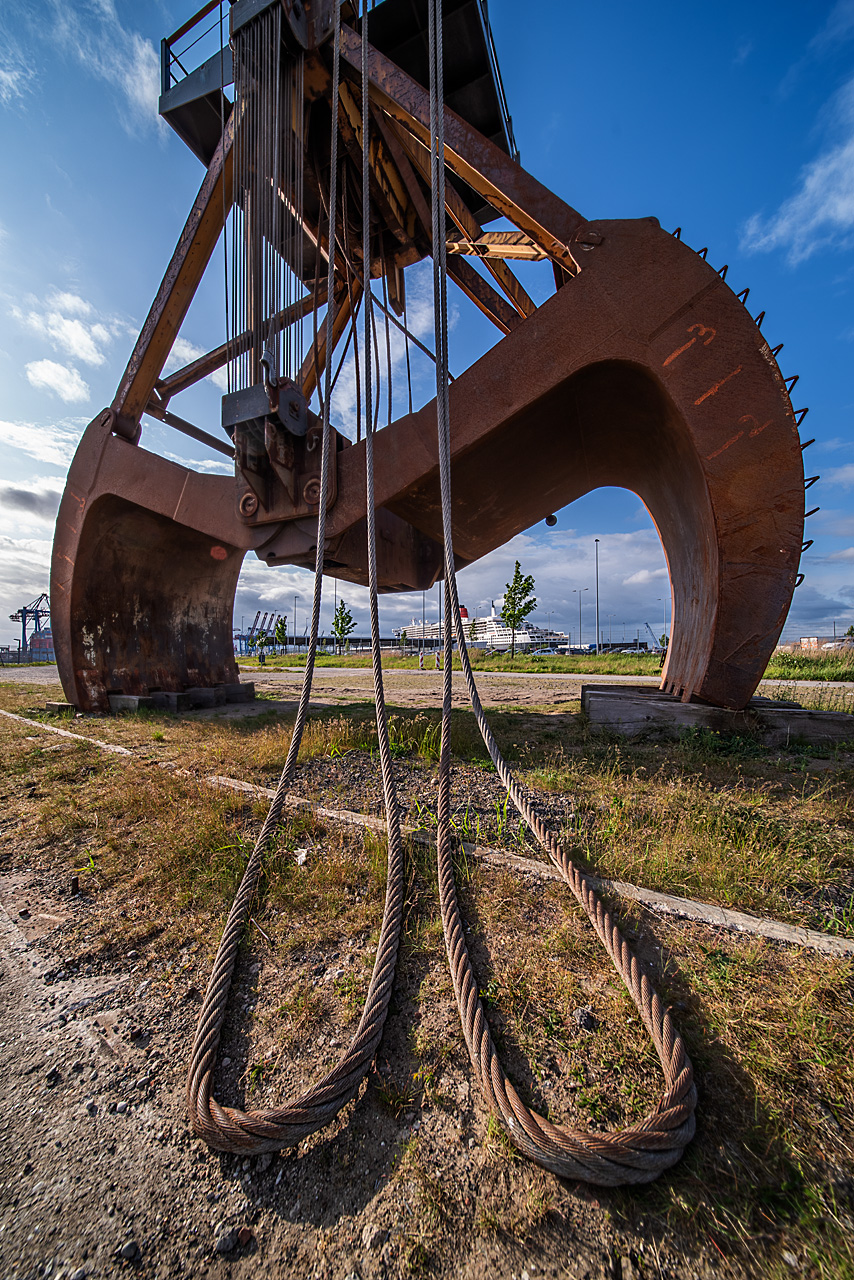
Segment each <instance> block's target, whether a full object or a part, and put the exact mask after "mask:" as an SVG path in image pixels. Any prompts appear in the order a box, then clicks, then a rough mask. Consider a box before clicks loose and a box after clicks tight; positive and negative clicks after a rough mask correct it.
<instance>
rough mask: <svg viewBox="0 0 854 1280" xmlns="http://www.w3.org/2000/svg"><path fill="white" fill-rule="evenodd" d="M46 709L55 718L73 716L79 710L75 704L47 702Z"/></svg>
mask: <svg viewBox="0 0 854 1280" xmlns="http://www.w3.org/2000/svg"><path fill="white" fill-rule="evenodd" d="M44 709H45V711H49V712H50V713H51V715H55V716H73V715H74V713H75V711H76V710H77V708H76V707H75V706H74V703H73V702H46V703H45V704H44Z"/></svg>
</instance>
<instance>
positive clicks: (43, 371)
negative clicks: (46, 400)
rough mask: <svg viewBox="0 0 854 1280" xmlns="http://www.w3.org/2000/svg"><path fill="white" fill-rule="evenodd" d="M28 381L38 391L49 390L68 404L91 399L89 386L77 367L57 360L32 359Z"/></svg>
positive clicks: (29, 365) (28, 370) (28, 367)
mask: <svg viewBox="0 0 854 1280" xmlns="http://www.w3.org/2000/svg"><path fill="white" fill-rule="evenodd" d="M26 370H27V381H28V382H29V384H30V386H31V387H35V389H36V390H37V391H49V392H50V393H51V395H55V396H59V398H60V400H64V401H65V402H66V404H75V403H78V402H80V401H84V400H88V399H89V386H88V384H87V383H85V382H84V381H83V379H82V378H81V377H80V374H79V373H78V372H77V370H76V369H71V368H69V367H68V366H67V365H64V364H57V363H56V361H55V360H31V361H30V363H29V364H28V365H27V366H26Z"/></svg>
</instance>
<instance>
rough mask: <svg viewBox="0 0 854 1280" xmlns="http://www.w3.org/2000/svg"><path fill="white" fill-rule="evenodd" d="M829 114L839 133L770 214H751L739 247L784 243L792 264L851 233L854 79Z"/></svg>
mask: <svg viewBox="0 0 854 1280" xmlns="http://www.w3.org/2000/svg"><path fill="white" fill-rule="evenodd" d="M830 116H831V118H832V119H833V121H834V122H835V127H836V130H837V132H838V134H839V135H840V136H839V138H838V140H837V141H836V143H835V144H834V145H833V146H830V147H829V148H827V149H826V150H825V151H823V152H822V153H821V154H820V155H819V156H817V157H816V158H815V159H814V160H812V161H810V163H809V164H808V165H806V166H805V167H804V168H803V169H802V170H801V173H800V178H799V184H798V189H797V190H796V191H795V192H794V194H793V195H791V196H789V197H788V199H786V200H784V201H783V203H782V204H781V206H780V208H779V209H778V210H777V212H776V213H775V214H772V215H771V216H770V217H768V218H764V217H763V216H762V215H761V214H758V213H756V214H754V215H753V217H751V218H749V219H748V221H747V223H746V225H745V227H744V232H743V235H742V248H744V249H745V250H747V251H748V252H751V251H752V252H757V253H767V252H770V251H771V250H773V249H783V250H785V252H786V256H787V258H788V260H789V262H790V263H791V264H792V265H797V263H799V262H804V261H805V260H806V259H807V258H809V257H811V256H812V254H814V253H816V252H818V250H820V249H826V248H846V247H847V246H849V245H850V244H851V243H852V238H853V237H854V79H852V80H849V82H848V83H847V84H846V85H845V86H844V87H843V88H842V89H841V90H840V92H839V93H838V94H837V95H836V97H835V99H834V100H833V102H832V103H831V108H830Z"/></svg>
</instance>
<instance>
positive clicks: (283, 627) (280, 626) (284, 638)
mask: <svg viewBox="0 0 854 1280" xmlns="http://www.w3.org/2000/svg"><path fill="white" fill-rule="evenodd" d="M273 635H274V636H275V640H276V644H277V645H278V646H279V648H280V649H286V648H287V647H288V620H287V618H286V617H285V615H284V614H283V615H282V617H281V618H279V620H278V622H277V623H276V629H275V631H274V632H273Z"/></svg>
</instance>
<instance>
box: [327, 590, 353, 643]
mask: <svg viewBox="0 0 854 1280" xmlns="http://www.w3.org/2000/svg"><path fill="white" fill-rule="evenodd" d="M355 630H356V624H355V622H354V621H353V615H352V613H351V612H350V610H349V609H348V608H347V603H346V601H345V600H339V601H338V608H337V609H336V610H335V617H334V618H333V619H332V634H333V635H334V636H335V641H336V651H337V647H338V645H343V643H344V641H345V640H346V639H347V637H348V636H349V634H350V632H351V631H355Z"/></svg>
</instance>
